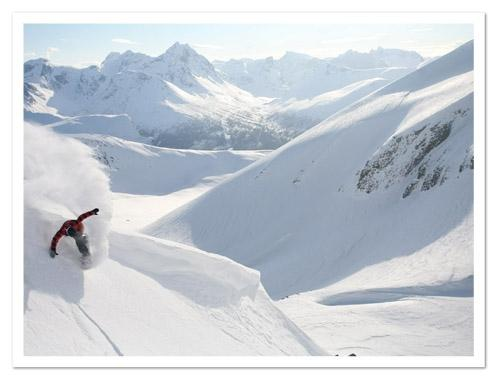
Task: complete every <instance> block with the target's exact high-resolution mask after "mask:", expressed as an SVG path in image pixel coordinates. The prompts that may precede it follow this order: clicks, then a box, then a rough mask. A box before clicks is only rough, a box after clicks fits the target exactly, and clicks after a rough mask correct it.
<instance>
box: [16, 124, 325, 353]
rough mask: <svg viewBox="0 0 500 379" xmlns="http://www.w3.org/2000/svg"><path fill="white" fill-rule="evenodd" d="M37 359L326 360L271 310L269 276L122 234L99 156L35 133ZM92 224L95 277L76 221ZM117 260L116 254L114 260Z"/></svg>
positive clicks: (30, 342)
mask: <svg viewBox="0 0 500 379" xmlns="http://www.w3.org/2000/svg"><path fill="white" fill-rule="evenodd" d="M25 152H26V157H25V158H26V159H25V226H24V229H25V236H24V247H25V251H24V269H25V272H24V274H25V278H24V284H25V294H24V302H25V313H24V325H25V329H24V330H25V333H24V336H25V341H24V342H25V354H27V355H159V354H163V355H214V354H218V355H282V354H285V355H287V354H297V355H308V354H322V353H323V352H322V350H321V349H320V348H318V347H317V346H316V345H315V344H314V343H313V342H312V341H311V340H310V339H309V338H308V337H306V336H305V335H304V334H303V333H302V332H301V331H300V330H299V329H298V328H297V327H296V326H295V325H294V324H293V323H292V322H291V321H290V320H289V319H288V318H287V317H286V316H284V314H283V313H282V312H281V311H279V310H278V309H277V308H276V307H275V306H274V305H273V304H272V302H271V301H270V299H269V297H268V296H267V294H266V292H265V291H264V289H263V287H262V286H261V284H260V280H259V274H258V273H257V272H256V271H254V270H251V269H248V268H245V267H243V266H241V265H239V264H237V263H235V262H233V261H231V260H229V259H227V258H224V257H220V256H215V255H213V254H208V253H206V252H203V251H201V250H198V249H194V248H190V247H187V246H182V245H180V244H177V243H172V242H168V241H164V240H158V239H155V238H152V237H147V236H144V235H140V234H136V233H123V232H116V231H110V230H109V228H110V218H111V213H112V210H111V192H110V191H109V184H108V178H107V177H106V175H105V174H104V167H103V166H102V165H101V164H99V163H98V161H97V160H95V159H92V155H93V152H92V150H91V149H90V148H89V147H87V146H85V145H83V144H81V143H79V142H78V141H76V140H74V139H69V138H67V137H63V136H58V135H56V134H54V133H52V132H51V131H50V130H47V129H46V128H42V127H36V126H31V125H29V124H26V125H25ZM95 206H98V207H99V208H100V213H99V215H98V216H93V217H92V218H90V219H89V220H87V221H86V228H87V232H88V234H89V236H90V244H91V250H92V252H93V254H94V262H95V265H94V268H92V269H90V270H86V271H82V270H81V268H80V267H79V262H78V259H77V256H76V254H75V248H74V246H73V245H72V244H71V241H69V239H68V238H63V239H62V240H61V242H60V244H59V246H58V251H59V253H60V255H59V256H58V257H56V258H55V259H51V258H50V257H49V256H48V251H47V248H48V244H49V243H50V239H51V237H52V235H53V233H54V232H55V230H57V228H58V227H59V226H60V224H61V223H62V222H63V221H64V220H65V219H66V218H73V217H75V216H76V215H78V214H79V213H80V212H83V211H85V210H88V209H91V208H93V207H95ZM106 257H108V258H107V259H106Z"/></svg>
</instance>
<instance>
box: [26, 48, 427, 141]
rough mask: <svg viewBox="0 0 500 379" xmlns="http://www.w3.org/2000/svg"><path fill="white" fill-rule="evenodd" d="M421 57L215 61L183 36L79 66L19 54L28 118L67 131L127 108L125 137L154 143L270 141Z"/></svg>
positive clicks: (374, 54)
mask: <svg viewBox="0 0 500 379" xmlns="http://www.w3.org/2000/svg"><path fill="white" fill-rule="evenodd" d="M422 60H423V58H422V57H420V56H419V55H418V54H417V53H414V52H406V51H402V50H391V49H387V50H386V49H381V48H379V49H377V50H374V51H371V52H369V53H355V52H348V53H346V54H344V55H341V56H339V57H337V58H335V59H318V58H312V57H309V56H306V55H303V54H298V53H287V54H285V55H284V56H283V57H282V58H280V59H278V60H274V59H273V58H267V59H264V60H248V59H247V60H238V61H236V60H230V61H228V62H214V63H213V64H212V63H211V62H209V61H208V60H207V59H206V58H205V57H203V56H202V55H200V54H198V53H197V52H196V51H195V50H194V49H192V48H191V47H190V46H189V45H187V44H180V43H175V44H174V45H172V46H171V47H170V48H168V49H167V50H166V51H165V53H163V54H161V55H159V56H157V57H150V56H147V55H145V54H141V53H135V52H132V51H126V52H124V53H122V54H120V53H110V54H109V55H108V56H107V57H106V59H104V61H103V62H102V64H101V65H100V66H90V67H87V68H83V69H77V68H73V67H64V66H54V65H52V64H51V63H50V62H48V61H47V60H46V59H41V58H40V59H34V60H30V61H27V62H26V63H25V64H24V72H25V74H24V92H25V96H24V107H25V118H26V120H27V121H31V122H35V123H42V124H48V123H54V122H60V123H61V124H64V123H66V124H68V127H66V128H65V130H66V132H68V133H71V125H80V127H78V128H75V131H76V130H78V133H81V132H82V131H83V130H84V129H85V128H84V127H82V124H83V125H88V126H89V128H90V129H91V130H92V131H93V132H96V127H95V126H94V125H92V122H93V121H95V122H97V123H100V124H102V123H103V122H100V121H99V117H101V116H102V115H106V116H123V115H125V116H126V117H127V118H128V119H129V120H130V122H126V123H125V125H124V129H127V132H126V134H127V138H128V139H132V140H136V141H148V142H149V143H152V144H154V145H157V146H164V147H173V148H192V149H217V150H220V149H228V148H234V149H274V148H276V147H279V146H281V145H282V144H284V143H285V142H288V141H289V140H291V139H292V138H293V137H295V136H297V135H298V134H300V133H301V132H303V131H304V130H307V129H308V128H310V127H311V126H313V125H315V124H317V123H318V122H320V121H322V120H324V119H325V118H326V117H328V116H330V115H332V114H333V113H335V112H336V111H337V110H339V109H341V108H342V107H344V106H346V105H348V104H350V103H352V102H354V101H356V100H358V99H360V98H361V97H363V96H365V95H366V94H368V93H369V92H370V91H373V90H375V89H378V88H380V87H382V86H383V85H386V84H387V83H388V82H390V81H391V80H394V79H396V78H399V77H401V76H403V75H405V74H407V73H408V72H410V71H412V70H414V69H415V67H416V66H417V65H418V64H419V63H420V62H422ZM353 62H357V63H356V64H354V63H353ZM348 65H351V66H354V67H349V66H348ZM394 65H397V66H394ZM402 65H405V66H403V67H402ZM294 103H295V104H294ZM88 116H92V118H88ZM81 117H87V118H86V119H80V118H81ZM107 120H109V118H108V119H107ZM130 125H131V126H132V128H130V127H129V126H130ZM108 131H109V130H108ZM117 133H118V134H116V136H119V137H122V136H123V133H119V132H118V131H117Z"/></svg>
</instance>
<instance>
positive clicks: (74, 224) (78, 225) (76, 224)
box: [50, 211, 95, 251]
mask: <svg viewBox="0 0 500 379" xmlns="http://www.w3.org/2000/svg"><path fill="white" fill-rule="evenodd" d="M93 215H95V212H94V211H88V212H85V213H83V214H81V215H80V216H78V218H77V219H76V220H68V221H65V222H64V224H62V226H61V228H60V229H59V230H58V231H57V233H56V234H55V235H54V237H53V238H52V243H51V244H50V250H54V251H56V247H57V243H58V242H59V240H60V239H61V238H62V237H64V236H67V235H68V229H69V228H73V229H74V230H75V231H76V232H79V233H83V229H84V227H83V222H82V221H83V220H85V219H86V218H89V217H90V216H93Z"/></svg>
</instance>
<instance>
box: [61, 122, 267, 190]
mask: <svg viewBox="0 0 500 379" xmlns="http://www.w3.org/2000/svg"><path fill="white" fill-rule="evenodd" d="M56 129H57V128H56ZM75 137H77V138H78V139H79V140H80V141H82V142H83V143H85V144H86V145H88V146H90V147H92V149H93V150H94V156H95V157H96V158H97V159H98V160H99V161H100V162H101V163H103V164H104V165H106V166H107V172H108V173H109V177H110V180H111V190H112V191H113V192H123V193H128V194H141V195H164V194H167V193H172V192H175V191H179V190H181V189H184V188H190V187H193V186H195V185H198V184H200V183H201V182H204V181H210V179H211V177H218V176H223V175H226V174H231V173H233V172H236V171H238V170H240V169H242V168H243V167H245V166H247V165H249V164H250V163H252V162H254V161H255V160H258V159H260V158H262V157H263V156H265V155H266V154H267V152H266V151H252V150H241V151H235V150H224V151H203V150H176V149H168V148H162V147H156V146H151V145H148V144H143V143H138V142H132V141H127V140H123V139H121V138H116V137H111V136H102V135H92V134H81V135H76V136H75Z"/></svg>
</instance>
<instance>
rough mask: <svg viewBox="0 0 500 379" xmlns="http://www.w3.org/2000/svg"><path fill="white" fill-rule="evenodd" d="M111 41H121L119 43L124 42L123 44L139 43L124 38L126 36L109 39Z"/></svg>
mask: <svg viewBox="0 0 500 379" xmlns="http://www.w3.org/2000/svg"><path fill="white" fill-rule="evenodd" d="M111 42H114V43H121V44H124V45H138V44H139V43H137V42H135V41H131V40H129V39H126V38H113V39H112V40H111Z"/></svg>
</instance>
